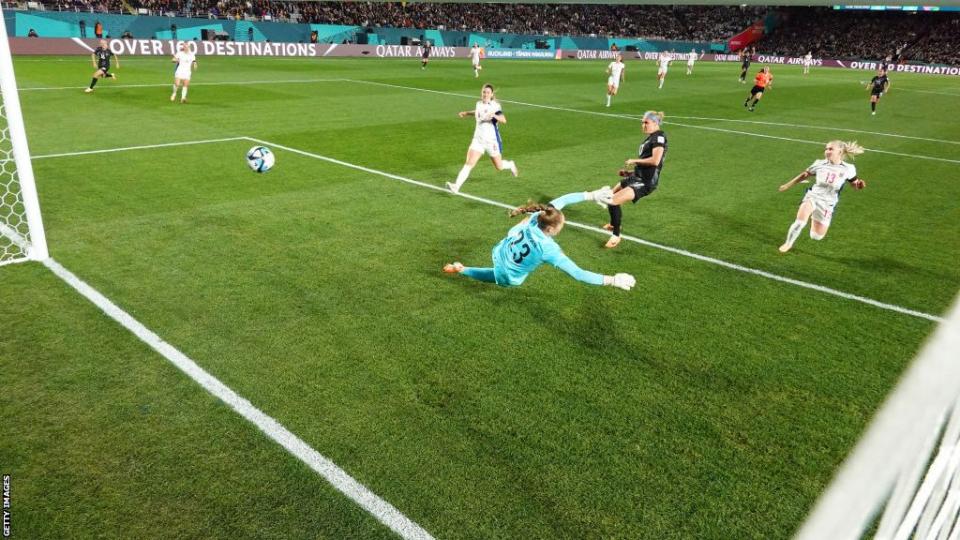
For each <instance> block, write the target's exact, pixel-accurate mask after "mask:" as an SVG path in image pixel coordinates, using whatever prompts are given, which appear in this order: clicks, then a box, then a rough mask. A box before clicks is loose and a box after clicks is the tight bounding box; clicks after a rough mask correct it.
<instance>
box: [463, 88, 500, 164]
mask: <svg viewBox="0 0 960 540" xmlns="http://www.w3.org/2000/svg"><path fill="white" fill-rule="evenodd" d="M498 112H501V111H500V104H499V103H497V100H495V99H493V100H490V102H489V103H484V102H483V101H482V100H481V101H478V102H477V106H476V108H474V110H473V116H474V118H475V119H476V121H477V127H476V128H474V130H473V141H471V142H470V149H471V150H475V151H477V152H486V153H487V154H489V155H490V156H491V157H495V156H499V155H500V152H501V151H502V150H503V144H502V143H501V141H500V130H498V129H497V121H496V120H494V118H493V115H495V114H497V113H498Z"/></svg>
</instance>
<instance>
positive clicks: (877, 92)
mask: <svg viewBox="0 0 960 540" xmlns="http://www.w3.org/2000/svg"><path fill="white" fill-rule="evenodd" d="M870 95H871V96H877V99H880V96H882V95H883V90H880V91H877V90H873V91H872V92H870Z"/></svg>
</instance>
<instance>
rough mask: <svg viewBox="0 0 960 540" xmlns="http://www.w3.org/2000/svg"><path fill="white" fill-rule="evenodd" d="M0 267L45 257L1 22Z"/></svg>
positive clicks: (18, 104) (20, 118)
mask: <svg viewBox="0 0 960 540" xmlns="http://www.w3.org/2000/svg"><path fill="white" fill-rule="evenodd" d="M0 90H2V98H3V100H2V101H0V265H4V264H10V263H14V262H20V261H26V260H43V259H46V258H47V241H46V238H45V236H44V234H43V222H42V220H41V219H40V204H39V202H38V200H37V188H36V185H35V184H34V181H33V168H32V167H31V166H30V150H29V149H28V148H27V136H26V133H25V132H24V129H23V116H22V115H21V113H20V99H19V96H18V95H17V80H16V78H15V77H14V75H13V61H12V59H11V57H10V43H9V42H8V41H7V29H6V24H3V23H0Z"/></svg>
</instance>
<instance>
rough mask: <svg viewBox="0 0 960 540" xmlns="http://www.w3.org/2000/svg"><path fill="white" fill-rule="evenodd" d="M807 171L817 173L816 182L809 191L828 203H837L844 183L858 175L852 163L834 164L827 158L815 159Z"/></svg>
mask: <svg viewBox="0 0 960 540" xmlns="http://www.w3.org/2000/svg"><path fill="white" fill-rule="evenodd" d="M807 172H809V173H813V174H815V175H817V181H816V183H815V184H814V185H813V186H811V187H810V188H808V189H807V193H808V194H810V195H812V196H813V197H816V198H818V199H820V200H822V201H823V202H826V203H828V204H836V202H837V199H838V198H839V193H840V190H841V189H843V185H844V184H846V183H847V180H853V179H854V178H856V177H857V168H856V167H854V166H853V165H852V164H850V163H847V162H845V161H841V162H840V163H837V164H836V165H834V164H833V163H830V162H829V161H827V160H826V159H818V160H817V161H814V162H813V165H810V166H809V167H807Z"/></svg>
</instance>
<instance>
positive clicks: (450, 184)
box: [447, 182, 460, 193]
mask: <svg viewBox="0 0 960 540" xmlns="http://www.w3.org/2000/svg"><path fill="white" fill-rule="evenodd" d="M447 189H449V190H450V192H451V193H460V188H458V187H457V185H456V184H454V183H453V182H447Z"/></svg>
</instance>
